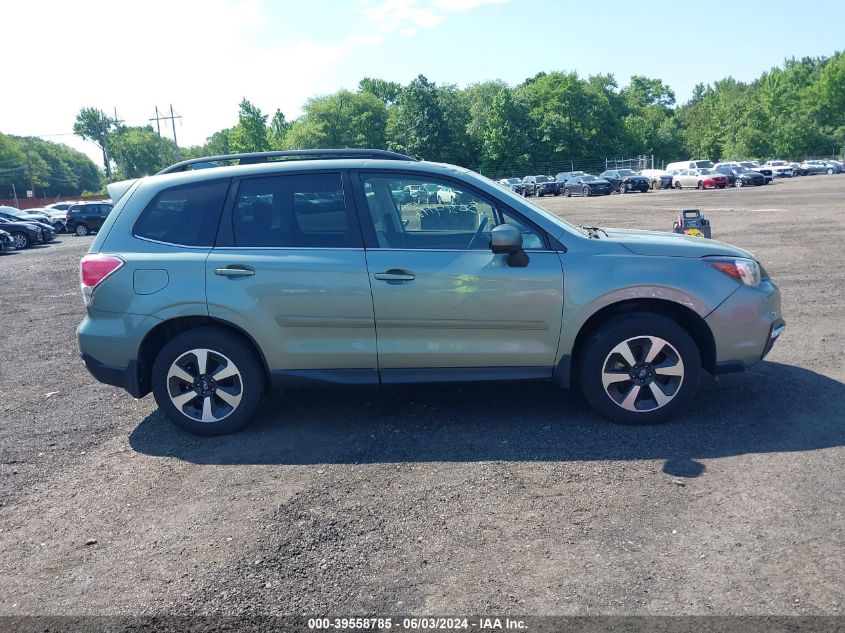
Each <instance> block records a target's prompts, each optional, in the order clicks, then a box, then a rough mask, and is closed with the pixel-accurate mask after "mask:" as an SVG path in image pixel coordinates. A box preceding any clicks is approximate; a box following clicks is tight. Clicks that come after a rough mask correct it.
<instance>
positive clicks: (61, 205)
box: [44, 200, 77, 211]
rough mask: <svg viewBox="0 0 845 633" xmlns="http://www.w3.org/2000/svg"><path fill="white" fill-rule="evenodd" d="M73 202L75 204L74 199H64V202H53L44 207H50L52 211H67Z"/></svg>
mask: <svg viewBox="0 0 845 633" xmlns="http://www.w3.org/2000/svg"><path fill="white" fill-rule="evenodd" d="M74 204H77V201H76V200H66V201H65V202H54V203H53V204H48V205H46V206H45V207H44V208H45V209H52V210H54V211H67V210H68V209H69V208H70V207H71V206H72V205H74Z"/></svg>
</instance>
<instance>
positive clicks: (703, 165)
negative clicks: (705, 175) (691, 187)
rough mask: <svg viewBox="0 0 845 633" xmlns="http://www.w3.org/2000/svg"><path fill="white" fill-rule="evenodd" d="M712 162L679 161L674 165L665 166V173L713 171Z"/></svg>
mask: <svg viewBox="0 0 845 633" xmlns="http://www.w3.org/2000/svg"><path fill="white" fill-rule="evenodd" d="M714 166H715V165H713V161H712V160H701V159H699V160H692V159H690V160H681V161H678V162H675V163H669V164H668V165H666V171H669V172H671V171H679V172H680V171H683V170H684V169H713V167H714Z"/></svg>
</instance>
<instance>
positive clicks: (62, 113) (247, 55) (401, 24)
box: [0, 0, 845, 164]
mask: <svg viewBox="0 0 845 633" xmlns="http://www.w3.org/2000/svg"><path fill="white" fill-rule="evenodd" d="M0 24H2V25H3V27H2V28H3V32H2V41H3V52H4V56H3V57H4V60H5V62H6V63H4V67H5V69H6V72H5V73H3V75H4V76H3V82H2V86H3V87H2V89H0V90H2V98H0V132H3V133H6V134H15V135H20V136H30V135H31V136H41V137H43V138H45V139H46V140H50V141H56V142H63V143H67V144H68V145H71V146H73V147H75V148H77V149H80V150H82V151H85V152H86V153H87V154H88V155H90V156H91V157H92V158H93V159H94V160H95V161H96V162H97V163H98V164H99V163H100V161H101V154H100V153H99V150H98V149H97V148H96V147H95V146H94V145H92V144H91V143H88V142H85V141H82V140H81V139H79V138H78V137H75V136H74V135H73V133H72V129H73V121H74V119H75V116H76V113H77V112H78V111H79V109H80V108H82V107H88V106H93V107H97V108H100V109H102V110H103V111H105V112H107V113H109V114H110V115H112V116H113V115H114V112H115V109H116V111H117V115H118V117H119V118H120V119H121V120H123V121H124V122H125V124H126V125H145V124H148V123H149V119H150V117H153V116H154V115H155V108H156V106H158V108H159V110H160V111H161V110H167V111H169V108H170V106H171V104H172V106H173V109H174V111H175V113H176V114H177V115H180V116H181V117H182V118H181V119H179V120H178V121H177V122H176V137H177V140H178V142H179V145H180V146H184V145H198V144H202V143H203V142H205V139H206V138H207V137H208V136H210V135H211V134H212V133H213V132H215V131H217V130H220V129H223V128H226V127H231V126H232V125H234V124H236V123H237V114H238V104H239V103H240V101H241V99H243V98H244V97H246V98H247V99H249V100H250V101H251V102H252V103H254V104H255V105H257V106H258V107H260V108H261V109H262V111H263V112H264V113H265V114H269V115H272V114H273V112H275V110H276V109H277V108H280V109H281V110H282V112H284V114H285V116H286V117H287V118H288V120H291V119H294V118H296V117H297V116H299V115H300V114H301V113H302V107H303V105H304V103H305V102H306V101H307V99H308V98H310V97H314V96H318V95H325V94H331V93H333V92H336V91H337V90H340V89H342V88H347V89H351V90H354V89H355V88H356V86H357V84H358V81H359V80H360V79H361V78H363V77H378V78H381V79H387V80H391V81H397V82H400V83H402V84H407V83H408V82H409V81H411V80H412V79H413V78H414V77H416V76H417V75H419V74H423V75H425V76H426V77H428V79H429V80H431V81H434V82H437V83H438V84H439V83H448V84H456V85H458V86H460V87H463V86H467V85H470V84H473V83H477V82H480V81H486V80H492V79H500V80H503V81H505V82H507V83H508V84H510V85H516V84H518V83H520V82H522V81H523V80H524V79H526V78H527V77H531V76H534V75H535V74H537V73H538V72H541V71H545V72H551V71H556V70H561V71H567V72H569V71H575V72H577V73H578V74H579V75H580V76H583V77H587V76H589V75H594V74H599V73H602V74H604V73H610V74H613V75H614V76H615V77H616V80H617V82H618V83H619V86H620V87H622V86H624V85H625V84H626V83H627V82H628V79H629V78H630V76H631V75H635V74H636V75H646V76H648V77H654V78H658V79H661V80H663V81H664V82H665V83H667V84H668V85H669V86H670V87H672V88H673V89H674V91H675V94H676V97H677V101H678V103H679V104H681V103H683V102H685V101H687V100H688V99H689V98H690V96H691V94H692V90H693V87H694V86H695V84H697V83H699V82H701V83H712V82H714V81H716V80H718V79H722V78H724V77H726V76H732V77H734V78H735V79H737V80H739V81H752V80H753V79H755V78H756V77H758V76H759V75H760V74H762V73H763V72H765V71H766V70H768V69H770V68H772V67H775V66H779V65H782V64H783V62H784V60H785V59H787V58H790V57H798V58H800V57H804V56H810V57H815V56H830V55H832V54H833V53H834V52H836V51H837V50H843V49H845V2H827V3H823V6H822V5H818V6H817V7H816V6H815V5H814V6H813V8H812V10H810V9H809V8H804V5H803V4H802V3H800V2H796V0H787V1H784V0H767V1H766V2H760V3H756V2H755V3H752V2H695V3H685V4H683V5H682V4H680V3H673V2H667V3H656V4H655V3H639V2H631V1H630V0H629V1H627V2H624V1H619V2H617V1H616V0H604V1H603V2H601V3H600V4H599V3H584V2H578V3H575V2H566V1H564V0H560V1H557V2H555V1H553V0H301V1H300V0H202V1H195V0H144V1H143V2H141V1H138V0H123V1H122V2H114V1H113V0H77V1H75V2H67V1H66V0H62V1H49V0H6V1H5V2H3V3H2V4H1V5H0ZM172 132H173V130H172V128H171V127H170V125H169V122H168V123H167V124H166V125H165V126H164V127H163V128H162V133H163V134H167V135H168V136H169V137H172Z"/></svg>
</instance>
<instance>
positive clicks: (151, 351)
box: [136, 315, 270, 397]
mask: <svg viewBox="0 0 845 633" xmlns="http://www.w3.org/2000/svg"><path fill="white" fill-rule="evenodd" d="M203 326H215V327H220V328H223V329H227V330H229V331H230V332H232V333H233V334H235V335H236V336H238V337H239V338H241V339H243V340H244V342H245V343H246V344H247V345H248V346H250V347H251V348H252V350H253V352H254V353H255V355H256V357H257V358H258V359H259V361H260V363H261V366H262V367H263V368H264V374H265V377H266V379H267V381H268V384H269V380H270V369H269V366H268V365H267V358H266V357H265V356H264V352H263V351H262V350H261V348H260V347H259V346H258V344H257V343H256V342H255V339H253V338H252V336H250V335H249V334H248V333H247V332H245V331H244V330H243V329H242V328H240V327H238V326H237V325H235V324H234V323H231V322H229V321H225V320H223V319H216V318H213V317H210V316H201V315H195V316H181V317H174V318H172V319H168V320H166V321H162V322H161V323H159V324H157V325H156V326H155V327H154V328H152V329H151V330H150V331H149V332H147V334H146V335H145V336H144V339H143V340H142V341H141V345H140V347H139V348H138V358H137V377H136V380H137V382H138V393H140V394H141V395H140V396H138V397H142V396H145V395H147V394H148V393H150V391H151V390H152V387H151V384H152V382H151V373H152V367H153V362H154V361H155V358H156V356H157V355H158V352H159V351H160V350H161V348H162V347H163V346H164V344H165V343H167V341H169V340H170V339H172V338H173V337H174V336H178V335H179V334H182V333H183V332H187V331H188V330H192V329H194V328H198V327H203Z"/></svg>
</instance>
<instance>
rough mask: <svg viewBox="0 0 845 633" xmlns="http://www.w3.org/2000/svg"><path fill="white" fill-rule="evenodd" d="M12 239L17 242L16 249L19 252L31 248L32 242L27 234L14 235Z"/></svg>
mask: <svg viewBox="0 0 845 633" xmlns="http://www.w3.org/2000/svg"><path fill="white" fill-rule="evenodd" d="M12 239H13V240H15V248H16V249H17V250H22V249H24V248H29V245H30V241H29V236H28V235H27V234H26V233H12Z"/></svg>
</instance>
